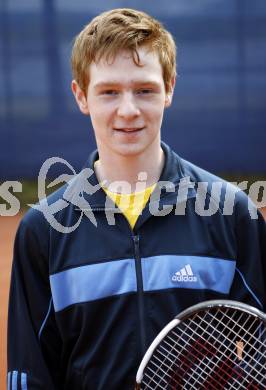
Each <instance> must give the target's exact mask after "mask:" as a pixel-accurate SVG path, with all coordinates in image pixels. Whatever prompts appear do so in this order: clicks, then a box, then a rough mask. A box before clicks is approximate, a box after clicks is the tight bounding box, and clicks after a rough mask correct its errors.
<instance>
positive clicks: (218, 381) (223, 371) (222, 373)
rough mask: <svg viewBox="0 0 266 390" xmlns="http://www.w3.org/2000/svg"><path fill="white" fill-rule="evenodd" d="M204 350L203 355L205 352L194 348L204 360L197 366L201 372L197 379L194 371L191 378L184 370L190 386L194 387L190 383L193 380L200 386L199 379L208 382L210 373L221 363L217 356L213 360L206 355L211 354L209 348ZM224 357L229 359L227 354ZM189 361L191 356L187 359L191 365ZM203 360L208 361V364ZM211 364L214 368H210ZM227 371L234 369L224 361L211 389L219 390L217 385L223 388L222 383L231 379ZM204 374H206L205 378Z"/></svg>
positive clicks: (213, 379) (211, 384) (198, 373)
mask: <svg viewBox="0 0 266 390" xmlns="http://www.w3.org/2000/svg"><path fill="white" fill-rule="evenodd" d="M202 340H203V341H204V339H202ZM193 341H196V342H198V340H197V339H193ZM204 349H205V353H203V352H201V353H200V352H199V350H197V348H196V347H194V352H195V354H198V355H201V356H200V357H201V358H202V360H201V361H200V363H199V364H198V366H197V367H198V370H199V372H196V374H197V378H195V377H194V376H193V373H194V372H193V371H192V374H191V373H190V372H189V376H188V370H187V371H185V370H183V371H184V374H187V376H188V379H187V380H186V383H187V384H189V385H192V383H191V381H190V379H191V378H192V379H195V380H194V382H195V381H196V382H197V383H199V384H202V382H198V379H199V378H200V379H203V380H205V381H206V380H207V379H208V377H209V372H211V370H212V371H214V370H215V368H216V367H217V366H218V364H219V361H220V360H221V359H219V358H218V357H217V356H213V357H212V359H210V358H208V357H207V355H206V353H208V352H209V349H207V348H204ZM224 357H226V358H228V356H227V355H225V354H224ZM189 359H191V357H190V356H188V357H187V360H188V362H189V363H191V360H189ZM203 359H205V360H207V363H206V362H205V361H204V360H203ZM209 363H211V365H212V367H211V366H210V364H209ZM201 366H203V369H202V368H201ZM187 368H190V366H189V365H188V366H187ZM179 369H180V366H179ZM226 369H230V370H231V369H232V367H231V366H230V365H229V364H227V363H226V361H224V362H223V366H221V367H219V370H220V371H219V372H218V373H216V377H217V379H216V378H215V377H214V378H212V382H213V383H211V382H210V383H209V386H210V387H212V388H213V389H215V390H217V385H218V388H219V389H220V388H221V381H224V380H225V379H226V380H228V379H229V378H228V372H229V371H227V370H226ZM203 374H205V376H204V375H203ZM238 383H239V384H240V382H238Z"/></svg>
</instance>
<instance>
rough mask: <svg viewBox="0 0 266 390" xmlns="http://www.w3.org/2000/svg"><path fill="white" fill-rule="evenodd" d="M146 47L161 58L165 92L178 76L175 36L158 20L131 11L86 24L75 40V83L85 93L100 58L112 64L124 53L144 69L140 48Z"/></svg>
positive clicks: (113, 12)
mask: <svg viewBox="0 0 266 390" xmlns="http://www.w3.org/2000/svg"><path fill="white" fill-rule="evenodd" d="M144 45H145V46H147V47H148V48H149V49H151V50H152V51H155V52H157V53H158V55H159V60H160V63H161V66H162V71H163V79H164V84H165V90H166V92H167V93H168V92H170V91H171V87H172V84H171V81H172V79H173V78H174V77H175V76H176V46H175V42H174V39H173V37H172V35H171V34H170V33H169V32H168V31H167V30H166V29H165V28H164V27H163V26H162V24H161V23H160V22H159V21H157V20H156V19H154V18H152V17H151V16H149V15H148V14H146V13H144V12H142V11H137V10H133V9H129V8H118V9H114V10H111V11H107V12H103V13H102V14H100V15H98V16H96V17H95V18H94V19H92V21H91V22H90V23H89V24H87V25H86V26H85V27H84V29H83V30H82V31H81V32H80V33H79V34H78V35H77V37H76V38H75V42H74V46H73V50H72V57H71V65H72V73H73V77H74V79H75V80H76V81H77V83H78V84H79V86H80V88H81V89H82V90H83V91H84V93H86V89H87V86H88V84H89V65H90V64H91V63H92V62H98V61H100V60H101V58H105V59H106V60H107V61H108V60H110V59H111V60H113V59H114V58H115V56H116V55H117V53H118V52H119V51H121V50H129V51H131V52H132V58H133V60H134V63H135V64H136V65H138V66H141V63H140V59H139V56H138V51H137V50H138V48H139V47H140V46H144Z"/></svg>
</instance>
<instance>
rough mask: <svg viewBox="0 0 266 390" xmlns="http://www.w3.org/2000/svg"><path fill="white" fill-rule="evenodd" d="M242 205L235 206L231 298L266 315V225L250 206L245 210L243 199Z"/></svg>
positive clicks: (252, 206)
mask: <svg viewBox="0 0 266 390" xmlns="http://www.w3.org/2000/svg"><path fill="white" fill-rule="evenodd" d="M244 201H245V202H243V198H242V202H241V204H239V205H237V214H236V219H235V223H236V226H235V232H236V244H237V263H236V276H235V281H234V284H233V286H232V291H231V293H232V294H231V296H232V299H237V300H241V301H243V302H246V303H248V304H250V305H252V306H256V307H258V308H259V309H260V310H262V311H264V312H266V223H265V220H264V218H263V216H262V215H261V213H260V212H259V211H258V210H256V207H255V206H254V205H253V204H252V202H251V201H250V200H249V201H248V204H249V207H247V203H246V202H247V198H246V199H244ZM256 215H257V218H256Z"/></svg>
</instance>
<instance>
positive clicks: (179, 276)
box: [172, 264, 198, 282]
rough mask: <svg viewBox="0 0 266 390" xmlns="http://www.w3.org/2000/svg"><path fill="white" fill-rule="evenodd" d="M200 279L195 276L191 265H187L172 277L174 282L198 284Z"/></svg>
mask: <svg viewBox="0 0 266 390" xmlns="http://www.w3.org/2000/svg"><path fill="white" fill-rule="evenodd" d="M197 280H198V279H197V277H196V276H194V274H193V271H192V269H191V266H190V264H187V265H185V267H184V268H181V270H180V271H177V272H176V273H175V274H174V275H173V276H172V281H173V282H196V281H197Z"/></svg>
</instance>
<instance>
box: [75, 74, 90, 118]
mask: <svg viewBox="0 0 266 390" xmlns="http://www.w3.org/2000/svg"><path fill="white" fill-rule="evenodd" d="M71 89H72V92H73V95H74V96H75V99H76V102H77V105H78V106H79V109H80V111H81V112H82V113H83V114H85V115H89V114H90V111H89V107H88V102H87V98H86V95H85V93H84V91H83V90H82V89H81V88H80V86H79V85H78V83H77V82H76V80H72V83H71Z"/></svg>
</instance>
